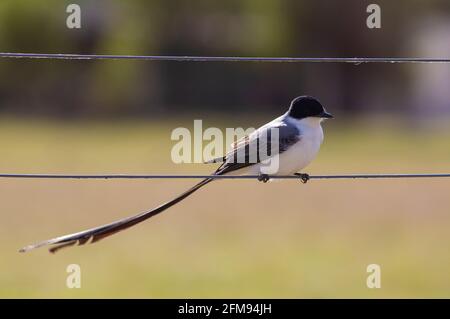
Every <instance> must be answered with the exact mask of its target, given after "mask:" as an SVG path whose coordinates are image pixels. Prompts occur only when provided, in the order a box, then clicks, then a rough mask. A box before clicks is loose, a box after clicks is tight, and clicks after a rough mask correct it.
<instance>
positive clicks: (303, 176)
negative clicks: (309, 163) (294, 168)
mask: <svg viewBox="0 0 450 319" xmlns="http://www.w3.org/2000/svg"><path fill="white" fill-rule="evenodd" d="M294 175H296V176H299V177H300V179H301V181H302V183H303V184H306V183H308V181H309V180H310V177H309V175H308V174H305V173H295V174H294Z"/></svg>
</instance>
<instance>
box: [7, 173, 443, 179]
mask: <svg viewBox="0 0 450 319" xmlns="http://www.w3.org/2000/svg"><path fill="white" fill-rule="evenodd" d="M269 177H270V178H273V179H301V177H300V176H296V175H283V176H281V175H280V176H269ZM448 177H450V173H437V174H340V175H310V176H309V179H380V178H397V179H398V178H448ZM0 178H29V179H203V178H213V179H258V178H261V176H259V175H240V176H230V175H133V174H131V175H130V174H92V175H89V174H80V175H75V174H70V175H69V174H0Z"/></svg>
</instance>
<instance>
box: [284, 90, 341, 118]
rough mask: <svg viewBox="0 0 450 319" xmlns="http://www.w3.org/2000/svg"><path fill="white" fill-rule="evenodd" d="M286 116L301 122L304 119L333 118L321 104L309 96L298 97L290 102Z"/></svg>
mask: <svg viewBox="0 0 450 319" xmlns="http://www.w3.org/2000/svg"><path fill="white" fill-rule="evenodd" d="M288 115H289V116H291V117H293V118H295V119H298V120H301V119H304V118H306V117H320V118H328V119H329V118H333V115H331V114H330V113H328V112H327V111H325V109H324V107H323V106H322V104H320V102H319V101H317V100H316V99H315V98H313V97H311V96H306V95H305V96H299V97H296V98H295V99H293V100H292V102H291V106H290V107H289V111H288Z"/></svg>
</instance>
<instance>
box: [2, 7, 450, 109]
mask: <svg viewBox="0 0 450 319" xmlns="http://www.w3.org/2000/svg"><path fill="white" fill-rule="evenodd" d="M373 2H374V1H365V0H345V1H330V0H328V1H326V0H296V1H295V0H228V1H210V0H195V1H183V0H169V1H167V0H152V1H144V0H134V1H120V0H96V1H87V0H72V1H62V0H45V1H39V2H37V1H34V0H2V1H1V2H0V51H2V52H35V53H85V54H139V55H211V56H291V57H361V56H370V57H383V56H409V57H411V56H415V55H417V54H416V53H417V52H415V51H414V50H412V49H411V48H412V46H411V43H413V42H414V36H415V33H414V32H413V31H412V30H414V26H415V25H416V23H417V21H419V20H420V19H422V18H426V17H434V16H437V15H439V16H444V17H445V18H448V16H449V14H450V2H449V1H446V0H430V1H423V0H401V1H388V0H380V1H376V3H377V4H379V5H380V7H381V9H382V28H381V29H376V30H375V29H368V28H367V26H366V19H367V16H368V15H369V14H368V13H367V12H366V8H367V6H368V5H369V4H370V3H373ZM70 3H77V4H79V5H80V6H81V10H82V22H81V25H82V27H81V29H68V28H67V27H66V18H67V16H68V14H67V13H66V7H67V5H68V4H70ZM449 35H450V34H449ZM443 41H448V38H447V39H443ZM440 57H442V56H440ZM411 68H414V66H410V65H390V64H383V65H382V64H366V65H359V66H355V65H351V64H323V63H322V64H281V63H275V64H269V63H216V62H214V63H195V62H192V63H180V62H145V61H63V60H24V59H0V72H1V75H2V76H1V77H0V112H2V113H7V114H8V113H13V114H19V115H46V116H56V117H64V118H70V117H88V116H89V117H95V116H111V117H114V116H148V117H151V116H157V115H161V114H162V115H164V114H166V113H165V112H168V111H170V112H171V113H173V111H176V113H177V114H183V113H186V114H188V113H190V112H192V111H193V110H194V111H200V112H202V111H207V112H219V113H231V112H234V111H238V110H243V109H248V110H249V111H253V112H254V111H255V109H254V108H255V107H258V111H261V112H266V111H273V110H275V109H276V110H278V109H279V106H280V105H283V106H284V105H286V104H287V103H288V102H289V100H290V99H291V98H292V97H294V96H296V95H299V94H310V95H316V96H318V97H319V99H321V100H323V101H324V102H325V104H327V105H332V106H333V107H332V108H333V109H337V108H339V109H340V111H342V112H349V113H352V114H353V113H359V112H366V111H371V110H375V111H383V110H389V108H391V107H392V106H394V105H395V106H396V107H398V108H399V109H398V110H401V108H402V107H406V106H405V105H407V104H408V101H407V100H405V95H407V94H408V87H409V82H410V81H411V77H412V75H411V74H412V72H411V70H410V69H411ZM386 100H388V102H386ZM250 108H252V109H250Z"/></svg>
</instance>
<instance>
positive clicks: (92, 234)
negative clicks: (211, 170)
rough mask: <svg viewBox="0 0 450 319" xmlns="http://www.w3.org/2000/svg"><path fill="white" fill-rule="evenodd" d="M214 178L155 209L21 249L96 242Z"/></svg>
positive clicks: (172, 203) (151, 215) (146, 216)
mask: <svg viewBox="0 0 450 319" xmlns="http://www.w3.org/2000/svg"><path fill="white" fill-rule="evenodd" d="M212 180H213V179H211V178H207V179H205V180H203V181H201V182H200V183H198V184H196V185H195V186H193V187H191V188H190V189H189V190H187V191H185V192H184V193H182V194H181V195H179V196H177V197H176V198H174V199H172V200H171V201H169V202H166V203H164V204H162V205H160V206H158V207H156V208H155V209H153V210H151V211H147V212H144V213H140V214H138V215H134V216H131V217H127V218H124V219H121V220H118V221H115V222H113V223H110V224H106V225H103V226H99V227H95V228H91V229H88V230H85V231H81V232H78V233H74V234H70V235H65V236H60V237H56V238H53V239H49V240H45V241H42V242H38V243H35V244H32V245H28V246H25V247H23V248H22V249H20V252H27V251H30V250H33V249H36V248H39V247H42V246H47V245H56V246H54V247H52V248H50V249H49V251H50V252H51V253H55V252H57V251H58V250H60V249H62V248H66V247H70V246H75V245H85V244H86V243H89V242H91V243H95V242H97V241H99V240H101V239H103V238H106V237H109V236H111V235H113V234H115V233H118V232H120V231H122V230H125V229H127V228H130V227H132V226H134V225H136V224H138V223H141V222H143V221H145V220H147V219H149V218H151V217H153V216H155V215H157V214H159V213H162V212H163V211H165V210H166V209H168V208H170V207H172V206H173V205H175V204H177V203H179V202H181V201H182V200H183V199H185V198H186V197H188V196H189V195H191V194H193V193H194V192H195V191H197V190H199V189H200V188H201V187H203V186H205V185H206V184H208V183H209V182H211V181H212Z"/></svg>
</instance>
